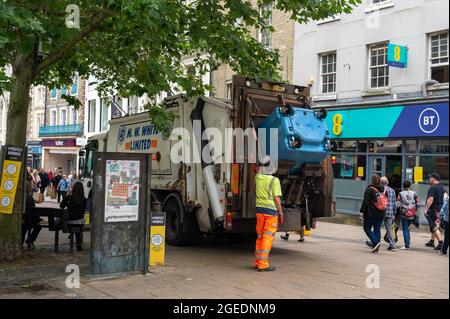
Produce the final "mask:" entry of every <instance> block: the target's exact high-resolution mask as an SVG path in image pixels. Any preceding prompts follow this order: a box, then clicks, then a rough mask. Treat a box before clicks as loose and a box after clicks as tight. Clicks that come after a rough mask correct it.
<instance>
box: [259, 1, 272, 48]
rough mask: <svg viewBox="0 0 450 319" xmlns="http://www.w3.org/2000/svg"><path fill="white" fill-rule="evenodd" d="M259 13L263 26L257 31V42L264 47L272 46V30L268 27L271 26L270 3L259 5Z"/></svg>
mask: <svg viewBox="0 0 450 319" xmlns="http://www.w3.org/2000/svg"><path fill="white" fill-rule="evenodd" d="M259 14H260V16H261V18H262V19H263V20H264V25H265V27H264V28H263V29H262V30H260V32H259V42H261V44H262V45H264V46H265V47H266V48H270V47H271V46H272V32H271V31H270V27H271V26H272V3H269V4H265V5H261V6H260V7H259Z"/></svg>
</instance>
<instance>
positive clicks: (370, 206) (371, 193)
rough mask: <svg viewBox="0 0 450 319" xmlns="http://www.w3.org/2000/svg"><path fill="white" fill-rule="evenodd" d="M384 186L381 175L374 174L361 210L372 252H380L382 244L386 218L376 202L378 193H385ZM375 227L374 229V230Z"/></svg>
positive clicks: (365, 193)
mask: <svg viewBox="0 0 450 319" xmlns="http://www.w3.org/2000/svg"><path fill="white" fill-rule="evenodd" d="M383 192H384V187H383V185H381V183H380V176H378V175H373V176H372V179H371V183H370V185H369V186H368V187H367V189H366V191H365V192H364V199H363V202H362V204H361V209H360V212H361V214H362V215H363V220H364V232H365V233H366V234H367V236H368V237H369V239H370V244H371V245H370V246H371V247H372V252H374V253H375V252H378V250H379V249H380V246H381V242H380V241H381V225H382V224H383V220H384V214H385V212H384V211H381V210H378V209H377V207H376V205H375V203H376V201H377V197H378V193H383ZM372 229H373V230H372Z"/></svg>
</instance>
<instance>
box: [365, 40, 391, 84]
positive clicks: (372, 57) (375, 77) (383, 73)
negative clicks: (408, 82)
mask: <svg viewBox="0 0 450 319" xmlns="http://www.w3.org/2000/svg"><path fill="white" fill-rule="evenodd" d="M387 48H388V44H387V43H378V44H374V45H371V46H369V77H370V87H371V88H384V87H388V86H389V66H388V63H387V58H388V55H387Z"/></svg>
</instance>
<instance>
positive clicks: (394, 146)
mask: <svg viewBox="0 0 450 319" xmlns="http://www.w3.org/2000/svg"><path fill="white" fill-rule="evenodd" d="M401 152H402V141H398V140H387V141H370V143H369V153H401Z"/></svg>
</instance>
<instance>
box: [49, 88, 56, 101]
mask: <svg viewBox="0 0 450 319" xmlns="http://www.w3.org/2000/svg"><path fill="white" fill-rule="evenodd" d="M56 95H57V89H56V88H53V89H51V91H50V98H51V99H52V100H56Z"/></svg>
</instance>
